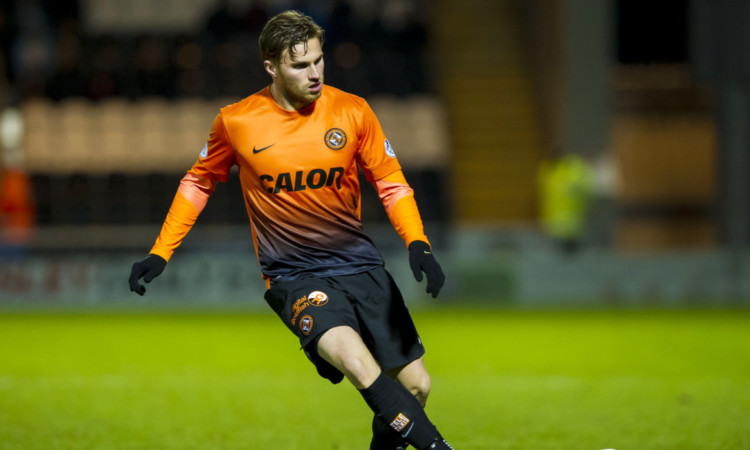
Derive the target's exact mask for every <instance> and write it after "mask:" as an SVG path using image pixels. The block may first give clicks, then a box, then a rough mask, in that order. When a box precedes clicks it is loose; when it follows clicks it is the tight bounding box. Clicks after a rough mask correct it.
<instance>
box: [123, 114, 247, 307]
mask: <svg viewBox="0 0 750 450" xmlns="http://www.w3.org/2000/svg"><path fill="white" fill-rule="evenodd" d="M233 164H234V153H233V150H232V147H231V144H230V143H229V137H228V134H227V132H226V128H225V127H224V123H223V119H222V115H221V114H219V115H217V116H216V119H215V120H214V124H213V127H212V128H211V134H210V136H209V140H208V142H207V144H206V146H205V147H204V149H203V152H202V153H201V156H200V158H199V159H198V161H197V162H196V163H195V164H194V165H193V167H192V168H191V169H190V171H188V173H187V174H186V175H185V176H184V177H183V178H182V180H181V181H180V186H179V188H178V189H177V193H176V194H175V197H174V200H173V201H172V205H171V206H170V208H169V212H168V213H167V218H166V219H165V220H164V223H163V225H162V228H161V232H160V233H159V236H158V237H157V239H156V242H155V243H154V245H153V247H152V248H151V251H150V252H149V255H148V256H147V257H146V258H144V259H143V260H141V261H138V262H136V263H135V264H133V267H132V269H131V272H130V279H129V283H130V290H131V291H133V292H136V293H138V294H140V295H143V294H144V293H145V292H146V288H145V287H144V286H143V285H141V284H140V283H139V280H140V279H141V278H143V280H144V281H145V282H146V283H149V282H151V280H153V279H154V278H156V277H157V276H159V275H160V274H161V273H162V271H164V268H165V267H166V265H167V261H169V259H170V258H171V257H172V254H173V253H174V251H175V250H176V249H177V247H179V245H180V244H181V243H182V241H183V239H184V238H185V236H186V235H187V234H188V232H189V231H190V229H191V228H192V227H193V225H194V224H195V221H196V220H197V219H198V216H199V215H200V213H201V211H203V208H204V207H205V206H206V203H207V202H208V199H209V197H210V196H211V194H212V193H213V192H214V190H215V189H216V185H217V183H218V182H219V181H227V179H228V174H229V169H230V168H231V166H232V165H233Z"/></svg>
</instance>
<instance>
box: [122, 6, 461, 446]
mask: <svg viewBox="0 0 750 450" xmlns="http://www.w3.org/2000/svg"><path fill="white" fill-rule="evenodd" d="M323 41H324V30H323V29H321V28H320V27H319V26H318V25H317V24H316V23H315V22H314V21H313V20H312V19H311V18H310V17H308V16H306V15H304V14H302V13H299V12H296V11H286V12H282V13H280V14H278V15H277V16H275V17H273V18H271V19H270V20H269V21H268V22H267V24H266V25H265V27H264V28H263V30H262V32H261V35H260V38H259V42H258V43H259V47H260V52H261V56H262V58H263V66H264V68H265V70H266V72H267V73H268V75H270V77H271V84H270V85H269V86H267V87H266V88H264V89H263V90H261V91H259V92H257V93H255V94H253V95H251V96H249V97H247V98H245V99H244V100H242V101H240V102H238V103H235V104H232V105H229V106H226V107H224V108H222V109H221V110H220V112H219V114H218V115H217V116H216V118H215V119H214V123H213V127H212V128H211V132H210V134H209V138H208V142H207V143H206V145H205V146H204V147H203V151H202V152H201V153H200V156H199V158H198V160H197V161H196V163H195V164H194V165H193V167H192V168H191V169H190V170H189V171H188V172H187V174H186V175H185V177H184V178H183V179H182V181H181V182H180V186H179V189H178V190H177V194H176V196H175V199H174V202H173V203H172V206H171V207H170V209H169V212H168V214H167V218H166V220H165V222H164V225H163V227H162V230H161V233H160V234H159V236H158V238H157V240H156V243H155V244H154V246H153V248H152V249H151V251H150V253H149V255H148V256H147V257H146V258H145V259H143V260H141V261H138V262H136V263H135V264H133V267H132V271H131V274H130V280H129V282H130V289H131V290H132V291H134V292H137V293H138V294H140V295H143V294H144V293H145V291H146V289H145V287H144V286H143V285H141V284H140V283H139V280H140V279H141V278H143V280H144V281H145V282H147V283H148V282H150V281H151V280H153V279H154V278H155V277H156V276H158V275H159V274H160V273H161V272H162V271H163V270H164V268H165V266H166V264H167V261H169V259H170V257H171V256H172V253H173V252H174V250H175V249H176V248H177V246H178V245H179V244H180V243H181V242H182V239H183V238H184V237H185V235H186V234H187V233H188V231H189V230H190V228H191V227H192V225H193V224H194V223H195V220H196V219H197V217H198V215H199V213H200V211H201V210H202V209H203V207H204V206H205V205H206V202H207V200H208V198H209V196H210V195H211V193H212V192H213V191H214V188H215V186H216V184H217V182H219V181H223V182H226V181H227V179H228V177H229V174H230V168H231V167H232V166H234V165H237V166H239V177H240V180H241V184H242V189H243V194H244V199H245V207H246V208H247V212H248V216H249V217H250V222H251V225H252V235H253V242H254V245H255V250H256V253H257V256H258V261H259V263H260V267H261V272H262V276H263V279H264V280H265V282H266V288H267V290H266V293H265V300H266V302H267V303H268V304H269V306H270V307H271V308H272V309H273V310H274V311H275V312H276V313H277V314H278V316H279V317H280V318H281V320H282V321H283V322H284V324H285V325H286V326H287V327H288V328H289V329H290V330H291V331H292V332H293V333H294V334H295V335H296V336H297V337H298V338H299V340H300V343H301V345H302V348H303V349H304V351H305V354H306V355H307V357H308V358H309V359H310V361H311V362H312V363H313V364H314V365H315V367H316V369H317V371H318V373H319V374H320V375H321V376H322V377H324V378H327V379H329V380H330V381H331V382H333V383H338V382H340V381H341V380H342V379H343V378H344V377H346V378H347V379H348V380H349V381H350V382H351V383H352V384H353V385H354V386H355V387H356V388H357V389H358V390H359V392H360V393H361V395H362V397H364V400H365V401H366V402H367V404H368V405H369V407H370V408H371V409H372V411H373V412H374V417H373V422H372V429H373V437H372V441H371V444H370V445H371V446H370V448H371V449H378V450H380V449H383V450H385V449H398V448H406V447H407V446H408V445H409V444H411V445H412V446H414V447H415V448H417V449H450V448H452V447H450V445H449V444H448V443H447V442H446V441H445V440H444V439H443V437H442V436H441V435H440V433H439V432H438V430H437V428H436V427H435V426H434V425H433V423H432V422H431V421H430V420H429V419H428V417H427V415H426V414H425V411H424V404H425V402H426V400H427V395H428V394H429V391H430V377H429V375H428V373H427V370H426V369H425V365H424V360H423V355H424V352H425V350H424V347H423V346H422V342H421V340H420V338H419V335H418V334H417V330H416V328H415V326H414V323H413V321H412V319H411V317H410V314H409V311H408V310H407V308H406V306H405V304H404V300H403V298H402V296H401V293H400V292H399V290H398V287H397V286H396V285H395V283H394V281H393V279H392V278H391V276H390V274H389V273H388V272H386V270H385V269H384V265H383V261H382V259H381V257H380V255H379V253H378V251H377V250H376V249H375V247H374V245H373V243H372V241H371V240H370V238H369V237H368V236H367V235H365V234H364V233H363V231H362V223H361V220H360V185H359V178H358V167H361V168H362V170H363V172H364V173H365V175H366V177H367V180H368V181H370V182H371V183H372V184H373V185H374V187H375V189H376V190H377V193H378V195H379V197H380V199H381V201H382V203H383V205H384V207H385V209H386V211H387V213H388V216H389V218H390V220H391V222H392V224H393V226H394V227H395V229H396V230H397V232H398V233H399V235H400V236H401V238H402V239H403V240H404V242H405V244H406V246H407V248H408V252H409V263H410V267H411V269H412V271H413V272H414V276H415V278H416V279H417V281H422V273H423V272H424V274H425V275H426V278H427V292H428V293H431V294H432V296H433V297H436V296H437V295H438V292H439V291H440V288H441V287H442V285H443V282H444V280H445V277H444V275H443V271H442V269H441V268H440V265H439V264H438V262H437V261H436V260H435V258H434V256H433V255H432V253H431V248H430V244H429V242H428V240H427V237H426V236H425V234H424V231H423V226H422V221H421V218H420V215H419V211H418V209H417V205H416V202H415V201H414V196H413V191H412V190H411V188H410V187H409V185H408V184H407V182H406V180H405V178H404V175H403V173H402V171H401V167H400V165H399V163H398V160H397V159H396V155H395V153H394V151H393V148H392V147H391V145H390V143H389V142H388V140H387V139H386V137H385V135H384V133H383V130H382V129H381V127H380V124H379V123H378V120H377V118H376V117H375V114H374V113H373V111H372V110H371V109H370V107H369V106H368V104H367V103H366V102H365V101H364V100H363V99H362V98H360V97H357V96H355V95H351V94H347V93H345V92H342V91H340V90H338V89H335V88H333V87H331V86H327V85H325V84H324V83H323V67H324V60H323V50H322V45H323Z"/></svg>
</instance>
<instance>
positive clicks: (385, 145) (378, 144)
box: [357, 100, 401, 182]
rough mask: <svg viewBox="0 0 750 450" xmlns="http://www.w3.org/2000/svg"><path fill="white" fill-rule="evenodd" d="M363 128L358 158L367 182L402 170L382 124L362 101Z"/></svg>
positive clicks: (360, 135) (360, 134) (360, 133)
mask: <svg viewBox="0 0 750 450" xmlns="http://www.w3.org/2000/svg"><path fill="white" fill-rule="evenodd" d="M361 111H362V112H361V113H362V117H361V128H360V132H359V135H358V138H359V148H358V154H357V158H358V161H359V165H360V167H361V168H362V171H363V172H364V174H365V176H366V177H367V181H370V182H372V181H374V180H379V179H381V178H385V177H386V176H388V175H389V174H391V173H393V172H396V171H399V170H401V165H400V164H399V162H398V159H396V154H395V153H394V151H393V148H392V147H391V144H390V142H388V139H386V137H385V133H383V129H382V128H381V127H380V122H379V121H378V118H377V117H376V116H375V113H374V112H373V111H372V108H370V105H369V104H367V102H366V101H364V100H362V109H361Z"/></svg>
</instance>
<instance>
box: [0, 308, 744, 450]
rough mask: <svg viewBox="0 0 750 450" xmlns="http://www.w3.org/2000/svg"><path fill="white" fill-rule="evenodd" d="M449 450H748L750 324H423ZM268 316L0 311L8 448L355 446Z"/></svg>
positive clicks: (468, 316)
mask: <svg viewBox="0 0 750 450" xmlns="http://www.w3.org/2000/svg"><path fill="white" fill-rule="evenodd" d="M413 314H414V318H415V320H416V322H417V326H418V328H419V329H420V332H421V335H422V338H423V340H424V342H425V345H426V346H427V356H426V364H427V367H428V369H429V370H430V372H431V375H432V382H433V390H432V395H431V397H430V400H429V402H428V406H427V409H428V413H429V414H430V416H431V417H432V418H433V420H434V421H435V422H436V423H437V424H438V426H439V428H440V429H441V430H442V431H443V434H444V435H445V436H446V437H447V438H448V439H449V441H450V442H451V443H452V444H453V445H454V446H455V447H456V448H457V449H471V450H476V449H535V450H539V449H555V450H560V449H572V450H577V449H593V450H599V449H605V448H608V449H609V448H614V449H618V450H626V449H630V450H633V449H637V450H645V449H659V450H664V449H680V450H687V449H722V450H727V449H748V448H750V311H747V310H735V311H717V310H707V311H706V310H702V311H694V310H693V311H577V312H575V311H565V312H563V311H556V312H553V311H511V310H491V309H466V310H458V309H457V310H453V309H451V310H448V309H437V308H436V309H428V308H423V309H417V310H415V311H414V313H413ZM370 417H371V415H370V412H369V410H368V409H367V407H366V405H365V404H364V402H363V401H362V399H361V397H360V396H359V395H358V394H357V392H356V391H355V390H354V389H353V388H352V387H351V385H349V384H348V383H346V382H344V383H342V384H341V385H336V386H334V385H331V384H330V383H329V382H327V381H325V380H323V379H321V378H319V377H318V376H317V374H316V373H315V371H314V369H313V368H312V365H310V364H309V363H308V362H307V360H306V359H305V357H304V355H303V354H302V352H300V351H299V349H298V346H297V343H296V341H295V339H294V337H293V336H292V334H291V333H289V332H288V331H287V330H286V328H285V327H284V326H283V325H282V324H281V322H280V321H279V320H278V318H276V316H273V315H271V314H269V313H262V312H241V313H234V314H229V313H202V314H198V313H153V312H152V313H18V312H15V313H11V312H5V313H0V448H2V449H180V450H185V449H274V450H275V449H281V450H285V449H366V448H368V443H369V428H370Z"/></svg>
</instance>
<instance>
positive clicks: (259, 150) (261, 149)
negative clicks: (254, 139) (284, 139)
mask: <svg viewBox="0 0 750 450" xmlns="http://www.w3.org/2000/svg"><path fill="white" fill-rule="evenodd" d="M274 145H276V144H271V145H269V146H268V147H263V148H259V149H257V150H256V149H255V146H254V145H253V153H260V152H262V151H263V150H265V149H267V148H270V147H273V146H274Z"/></svg>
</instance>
